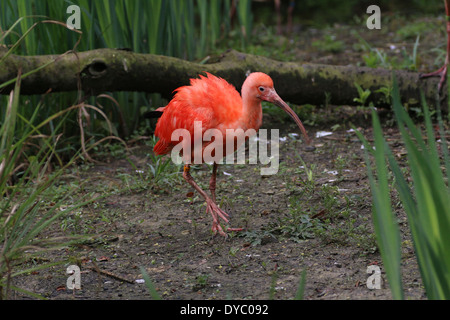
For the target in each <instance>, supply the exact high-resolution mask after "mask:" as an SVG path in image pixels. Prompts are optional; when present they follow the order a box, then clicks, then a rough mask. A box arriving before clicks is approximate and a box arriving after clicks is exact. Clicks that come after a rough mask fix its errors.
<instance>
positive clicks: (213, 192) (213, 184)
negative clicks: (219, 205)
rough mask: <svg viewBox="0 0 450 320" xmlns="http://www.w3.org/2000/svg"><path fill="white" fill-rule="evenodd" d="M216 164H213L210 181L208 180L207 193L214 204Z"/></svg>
mask: <svg viewBox="0 0 450 320" xmlns="http://www.w3.org/2000/svg"><path fill="white" fill-rule="evenodd" d="M217 167H218V164H217V163H215V162H214V163H213V170H212V174H211V179H210V180H209V191H210V192H211V197H212V199H213V201H214V202H216V176H217Z"/></svg>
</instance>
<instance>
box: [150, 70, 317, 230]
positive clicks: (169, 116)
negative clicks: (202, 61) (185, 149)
mask: <svg viewBox="0 0 450 320" xmlns="http://www.w3.org/2000/svg"><path fill="white" fill-rule="evenodd" d="M206 74H207V77H204V76H201V75H200V79H191V80H190V85H189V86H183V87H180V88H178V89H176V90H175V91H176V94H175V96H174V98H173V99H172V100H171V101H170V102H169V104H168V105H167V106H165V107H163V108H159V109H158V111H162V112H163V114H162V116H161V118H160V119H159V120H158V123H157V124H156V129H155V135H156V136H157V137H159V141H158V142H157V143H156V145H155V147H154V148H153V151H154V152H155V153H156V154H158V155H163V154H168V153H169V152H171V150H172V149H173V148H174V147H175V146H176V145H177V144H179V143H180V141H172V133H173V132H174V131H175V130H176V129H186V130H187V131H188V132H189V133H190V134H191V137H192V136H194V135H195V132H194V122H195V121H199V122H197V124H198V123H200V122H201V129H202V134H203V133H204V132H205V131H206V130H208V129H217V130H219V132H221V133H222V135H221V136H222V137H223V140H224V141H223V146H224V153H223V156H226V155H227V153H226V151H227V150H226V149H225V140H226V136H227V131H226V130H227V129H242V130H243V131H246V130H248V129H254V130H256V131H257V130H258V129H259V127H260V126H261V123H262V108H261V102H262V101H269V102H271V103H273V104H275V105H277V106H279V107H280V108H281V109H283V110H284V111H286V112H287V113H288V114H289V115H290V116H291V117H292V118H293V119H294V120H295V122H296V123H297V125H298V127H299V128H300V130H301V131H302V133H303V135H304V136H305V137H306V141H307V142H308V144H309V142H310V140H309V138H308V135H307V133H306V130H305V128H304V127H303V124H302V122H301V121H300V119H299V118H298V117H297V115H296V114H295V112H294V111H293V110H292V109H291V108H289V106H288V105H287V104H286V103H285V102H284V101H283V100H282V99H281V98H280V97H279V96H278V94H277V92H276V91H275V89H274V87H273V81H272V79H271V78H270V77H269V76H268V75H266V74H264V73H261V72H255V73H251V74H250V75H249V76H248V77H247V79H246V80H245V81H244V84H243V85H242V98H241V96H240V95H239V93H238V92H237V91H236V89H235V88H234V86H232V85H231V84H229V83H228V82H227V81H225V80H224V79H221V78H218V77H216V76H214V75H212V74H209V73H206ZM212 141H214V140H212ZM212 141H211V140H209V141H204V140H202V141H201V144H202V145H201V148H202V157H201V161H202V162H203V161H204V159H203V151H204V150H205V148H206V147H207V146H208V145H209V144H211V143H212ZM191 145H192V146H193V145H194V142H193V141H191ZM238 147H239V145H237V144H236V143H235V145H234V150H232V151H233V152H234V151H235V150H237V148H238ZM194 149H195V148H190V150H192V151H191V153H190V154H183V159H189V158H191V159H193V158H194ZM197 150H198V149H197ZM228 151H230V150H228ZM228 153H230V152H228ZM190 163H192V162H190ZM189 171H190V164H189V162H188V163H186V161H185V165H184V170H183V178H184V179H185V180H186V181H187V182H188V183H189V184H190V185H191V186H193V187H194V188H195V190H197V191H198V192H199V193H200V195H201V196H202V197H203V198H204V199H205V201H206V205H207V209H206V211H207V212H209V213H211V215H212V218H213V225H212V231H213V232H214V234H216V233H217V232H219V234H221V235H223V236H226V233H225V232H224V231H223V229H222V227H221V226H220V224H219V218H220V219H222V220H223V221H224V222H225V223H228V218H229V216H228V214H227V213H226V212H225V211H223V210H222V209H220V208H219V207H218V206H217V204H216V195H215V189H216V173H217V163H216V162H214V163H213V171H212V176H211V180H210V184H209V189H210V192H211V197H210V196H209V195H208V194H207V193H206V192H205V191H204V190H202V189H201V188H200V187H199V186H198V185H197V183H196V182H195V181H194V179H193V178H192V176H191V175H190V173H189ZM227 230H242V229H231V228H228V229H227Z"/></svg>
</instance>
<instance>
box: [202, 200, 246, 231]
mask: <svg viewBox="0 0 450 320" xmlns="http://www.w3.org/2000/svg"><path fill="white" fill-rule="evenodd" d="M206 205H207V207H206V212H209V213H211V215H212V218H213V225H212V228H211V230H212V232H213V233H214V234H217V233H219V234H220V235H221V236H224V237H228V235H227V233H226V232H225V231H224V230H223V228H222V226H221V225H220V223H219V218H221V219H222V220H223V221H225V223H228V218H229V217H230V216H229V215H228V213H226V212H225V211H223V210H222V209H220V208H219V207H218V206H217V204H216V203H215V202H214V201H212V200H207V201H206ZM242 230H243V229H242V228H226V231H242Z"/></svg>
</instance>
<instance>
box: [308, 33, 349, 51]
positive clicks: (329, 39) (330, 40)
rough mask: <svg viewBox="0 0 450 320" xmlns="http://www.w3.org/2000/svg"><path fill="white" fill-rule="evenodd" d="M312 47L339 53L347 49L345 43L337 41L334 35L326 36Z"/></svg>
mask: <svg viewBox="0 0 450 320" xmlns="http://www.w3.org/2000/svg"><path fill="white" fill-rule="evenodd" d="M312 46H313V47H315V48H317V49H318V50H320V51H325V52H331V53H339V52H342V51H343V50H344V48H345V45H344V42H342V41H341V40H336V36H334V35H325V36H324V37H323V39H321V40H316V41H314V42H313V43H312Z"/></svg>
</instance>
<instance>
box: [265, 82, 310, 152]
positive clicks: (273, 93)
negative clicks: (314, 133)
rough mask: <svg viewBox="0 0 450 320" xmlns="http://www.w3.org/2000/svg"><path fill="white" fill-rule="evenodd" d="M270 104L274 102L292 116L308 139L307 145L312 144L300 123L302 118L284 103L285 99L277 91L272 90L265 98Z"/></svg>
mask: <svg viewBox="0 0 450 320" xmlns="http://www.w3.org/2000/svg"><path fill="white" fill-rule="evenodd" d="M265 98H266V99H264V100H267V101H269V102H272V103H273V104H274V105H276V106H278V107H280V108H281V109H283V110H284V111H285V112H286V113H287V114H289V115H290V116H291V118H292V119H294V121H295V123H296V124H297V126H298V127H299V128H300V131H301V132H302V133H303V136H304V137H305V139H306V143H307V144H310V143H311V139H309V137H308V134H307V133H306V130H305V127H304V126H303V123H302V122H301V121H300V118H299V117H298V116H297V114H296V113H295V112H294V110H292V109H291V108H290V107H289V106H288V105H287V103H286V102H284V101H283V99H281V98H280V96H279V95H278V93H277V92H276V91H275V90H272V91H271V92H270V94H269V95H267V96H266V97H265Z"/></svg>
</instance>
